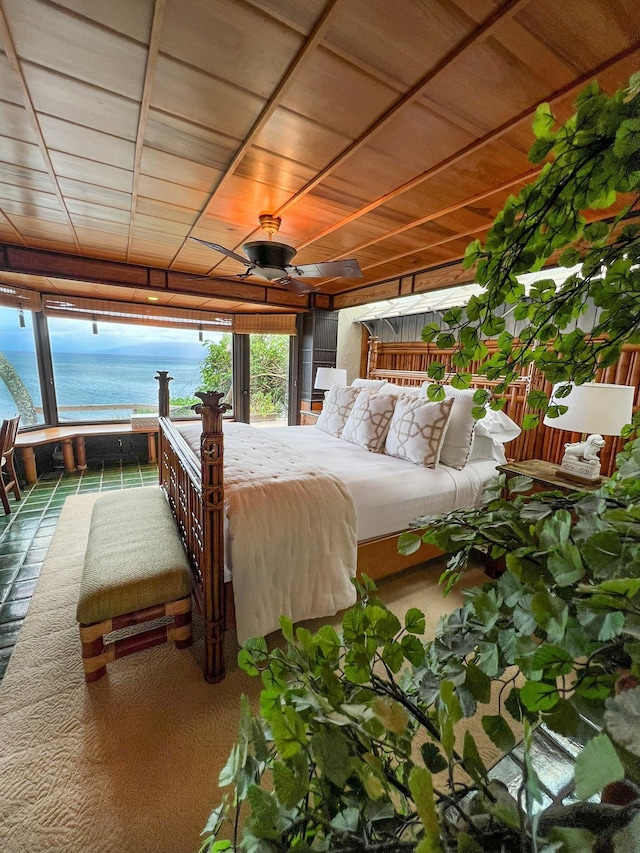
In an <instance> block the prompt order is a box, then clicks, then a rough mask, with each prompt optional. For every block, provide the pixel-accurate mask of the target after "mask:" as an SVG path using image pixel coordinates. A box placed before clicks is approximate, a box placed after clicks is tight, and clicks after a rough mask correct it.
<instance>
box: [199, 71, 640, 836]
mask: <svg viewBox="0 0 640 853" xmlns="http://www.w3.org/2000/svg"><path fill="white" fill-rule="evenodd" d="M639 90H640V75H634V76H633V77H632V78H631V80H630V81H629V85H628V86H627V87H625V88H624V89H622V90H620V91H619V92H617V93H616V94H615V95H613V96H607V95H605V94H604V93H603V92H602V91H601V90H600V89H599V87H598V85H597V84H596V83H593V84H591V85H590V86H588V87H587V88H586V89H585V91H584V92H583V93H582V94H581V95H580V96H579V98H578V100H577V102H576V114H575V115H574V116H573V117H572V118H571V119H569V121H567V122H565V124H564V125H562V126H560V127H558V128H556V122H555V118H554V117H553V115H552V114H551V111H550V110H549V108H548V106H547V105H542V106H541V107H540V108H539V110H538V111H537V113H536V117H535V120H534V133H535V136H536V142H535V143H534V146H533V148H532V151H531V158H532V160H533V161H534V162H542V160H544V159H545V158H548V162H547V163H546V164H545V165H544V166H543V167H542V168H541V172H540V175H539V177H538V179H537V180H536V181H535V182H534V183H533V184H531V185H529V186H528V187H525V188H524V189H523V190H522V191H521V192H520V194H519V195H518V196H517V197H513V198H510V199H509V200H508V202H507V204H506V205H505V208H504V210H503V211H502V212H501V213H500V214H499V215H498V217H497V218H496V221H495V223H494V225H493V227H492V229H491V231H490V232H489V234H488V236H487V240H486V242H485V244H484V246H483V245H481V244H480V243H478V242H477V241H476V242H474V243H472V244H471V246H470V247H469V249H468V251H467V255H466V263H467V265H468V266H472V265H475V267H476V280H477V281H479V282H480V283H481V284H482V285H483V286H484V293H483V294H482V295H481V296H480V297H477V298H473V299H472V300H471V302H470V303H469V304H468V306H467V308H466V310H465V309H452V310H450V311H448V312H445V314H444V315H443V322H442V323H439V324H432V325H430V326H428V327H426V328H425V331H424V335H423V336H424V338H425V340H429V341H431V340H433V341H435V342H436V343H437V345H438V346H440V347H446V348H449V347H452V346H453V347H455V352H454V355H453V358H452V365H453V368H454V370H455V371H457V372H456V373H455V374H454V376H453V377H452V378H451V380H450V381H451V382H452V384H453V385H455V386H456V387H467V386H468V384H469V382H470V377H469V376H468V375H467V374H465V368H467V367H468V366H469V365H470V363H471V362H474V363H477V362H478V361H483V360H484V364H483V366H481V368H480V370H479V372H481V373H484V374H486V375H487V376H488V377H489V378H491V379H495V380H497V387H496V389H495V395H494V396H493V397H489V395H488V392H485V391H478V392H477V394H476V397H475V402H476V410H475V414H476V416H477V417H482V416H483V414H484V413H485V407H486V406H487V405H491V406H493V407H494V408H499V407H500V406H501V405H502V400H501V398H500V395H501V393H502V392H503V391H504V390H505V389H506V387H507V385H508V384H509V383H510V382H511V381H512V380H513V379H514V378H515V377H516V376H519V375H521V373H522V372H523V368H524V367H526V365H528V364H531V363H533V364H535V365H536V367H538V368H539V369H540V371H542V373H543V374H544V375H545V376H546V377H547V378H548V379H549V380H550V381H552V382H563V381H564V380H571V379H573V380H575V381H577V382H578V383H581V382H584V381H587V380H589V379H591V378H593V377H594V375H595V374H596V372H597V370H598V369H599V368H600V367H603V366H607V365H609V364H612V363H614V362H615V361H616V359H617V358H618V355H619V353H620V349H621V347H622V345H623V344H624V343H627V342H636V343H638V342H640V273H639V271H638V269H637V266H638V263H639V262H640V231H639V229H638V226H637V225H635V224H634V221H633V220H634V218H635V215H636V213H637V210H636V208H637V203H638V197H637V194H638V190H639V188H640V155H639V148H640V92H639ZM621 194H622V196H621ZM603 211H604V216H605V217H606V218H605V219H602V218H601V217H602V215H603ZM608 214H610V215H608ZM598 218H600V221H594V220H595V219H598ZM556 258H557V259H558V261H559V263H560V264H561V265H564V266H566V267H567V269H569V268H573V266H574V265H576V264H578V263H579V264H581V266H580V269H579V271H577V272H576V271H572V272H570V273H569V274H568V277H567V279H566V281H565V282H564V283H563V284H561V285H560V286H556V285H555V283H554V282H553V281H551V280H546V281H541V282H537V283H536V285H535V286H534V288H533V290H532V291H531V292H530V293H529V294H528V296H527V297H526V298H525V293H524V289H523V287H522V285H521V284H520V283H519V282H518V279H517V276H518V275H519V274H521V273H525V272H531V271H534V270H540V269H542V268H543V267H544V265H545V264H546V263H547V262H549V261H552V260H554V259H556ZM505 304H507V306H512V310H513V313H514V317H515V319H516V320H517V321H519V322H520V323H521V328H519V329H518V339H517V341H516V340H515V339H514V338H513V337H512V335H511V334H510V333H508V332H507V331H506V326H505V320H504V316H503V313H502V307H503V306H504V305H505ZM594 309H595V317H596V320H595V325H594V326H593V328H589V329H582V328H581V326H580V322H581V320H583V319H584V318H585V317H586V316H587V314H589V316H592V315H593V311H594ZM494 336H498V344H499V345H498V351H497V352H496V353H495V355H493V356H492V357H491V358H487V351H486V347H485V345H484V343H483V338H487V337H494ZM476 370H477V368H476ZM429 373H430V375H431V377H432V378H433V379H434V380H435V382H434V384H433V385H432V386H431V387H430V389H429V396H430V397H431V398H432V399H439V397H440V396H442V395H443V393H444V392H443V390H442V389H441V388H440V387H439V386H438V383H439V382H441V381H442V379H443V378H444V374H445V367H444V366H443V365H438V364H434V365H432V366H431V367H430V369H429ZM529 403H530V405H531V407H532V408H533V409H535V410H537V411H543V410H547V411H548V413H549V414H550V415H551V416H552V417H553V416H554V414H555V415H557V414H559V413H561V412H562V411H564V410H565V409H564V402H563V400H562V398H561V400H560V402H558V401H553V403H552V404H551V405H550V401H549V400H548V398H547V397H546V395H545V394H543V393H542V392H540V391H536V392H532V394H531V395H530V397H529ZM538 418H539V415H538V414H532V415H529V416H528V420H527V423H526V424H525V426H533V425H535V424H536V423H537V420H538ZM631 436H632V433H631V431H629V433H628V434H627V437H628V438H631ZM530 485H531V482H530V481H528V480H526V478H522V479H521V480H517V479H512V480H511V481H510V483H509V488H510V489H511V492H510V494H508V495H506V496H505V495H504V492H503V488H504V483H503V482H500V481H497V482H496V484H495V486H494V488H493V490H489V491H488V493H487V494H486V497H485V502H484V503H483V505H482V506H481V507H479V508H477V509H473V510H459V511H455V512H452V513H449V514H447V515H444V516H436V517H429V518H426V517H425V518H421V519H416V521H415V522H414V524H413V526H412V529H411V530H409V531H407V532H406V533H405V534H403V536H402V537H401V542H400V547H401V550H404V551H405V552H407V553H409V552H412V551H414V550H416V549H419V548H420V547H421V546H422V544H423V543H430V544H432V545H436V546H437V547H439V548H441V549H442V550H443V551H445V552H447V553H449V554H450V555H451V556H450V559H449V562H448V564H447V568H446V570H445V572H444V573H443V576H442V579H441V580H442V584H443V587H444V592H445V593H446V592H447V591H448V590H450V589H451V587H452V586H453V585H454V584H455V583H457V582H458V581H459V580H461V578H462V577H463V576H464V572H465V570H466V568H467V565H468V564H469V561H470V560H471V559H472V557H473V556H474V555H475V554H483V555H484V556H485V558H488V559H491V560H493V561H496V562H498V563H500V564H501V568H502V569H503V572H502V574H501V575H500V576H499V577H498V578H496V579H494V580H487V581H486V583H484V584H483V585H482V587H480V588H475V589H469V590H466V591H465V592H464V595H463V600H464V604H463V605H462V606H461V607H459V608H457V609H456V610H454V612H452V613H451V614H449V615H448V616H446V617H444V618H443V619H442V620H441V621H440V623H439V625H438V627H437V630H436V633H435V638H434V639H433V640H429V641H425V640H424V638H423V634H424V630H425V618H424V615H423V614H422V613H421V612H420V611H419V610H416V609H412V610H410V611H408V613H406V614H405V615H404V617H403V618H401V619H399V618H398V617H397V616H396V615H394V614H393V613H391V612H390V611H389V610H388V609H387V608H386V607H385V606H384V604H383V603H382V602H381V601H380V600H379V599H378V598H377V596H376V591H375V588H374V586H373V585H372V584H371V583H370V582H365V584H364V585H363V586H360V587H359V592H360V601H359V602H358V604H356V605H355V606H354V607H353V608H351V609H350V610H349V611H347V612H346V614H345V615H344V618H343V620H342V625H341V628H340V629H339V630H335V629H334V628H332V627H328V626H325V627H323V628H321V629H320V630H319V631H318V632H317V633H316V634H314V635H312V634H310V633H309V632H308V631H307V630H305V629H303V628H298V629H297V630H296V631H295V632H294V629H293V626H292V625H291V623H290V622H288V621H287V620H286V619H283V620H282V631H283V635H284V639H285V646H284V648H279V649H276V650H274V651H271V652H268V651H267V647H266V645H265V643H264V640H253V641H251V642H250V643H248V644H245V646H244V647H243V650H242V651H241V653H240V665H241V666H242V667H243V668H244V669H245V670H246V671H247V672H249V673H252V674H253V675H255V676H256V677H261V678H262V681H263V690H262V693H261V697H260V704H259V708H257V709H251V708H250V706H249V704H248V702H247V701H246V700H243V701H242V709H241V719H240V728H239V736H238V741H237V744H236V745H235V746H234V748H233V751H232V753H231V756H230V758H229V761H228V763H227V765H226V766H225V768H224V769H223V771H222V773H221V774H220V785H221V786H222V787H228V788H229V791H228V792H227V794H226V795H225V797H224V799H223V801H222V802H221V804H220V806H219V807H218V808H217V809H215V811H214V812H213V813H212V815H211V818H210V821H209V823H208V825H207V827H206V829H205V833H204V834H205V841H204V843H203V846H202V851H203V853H204V851H223V850H227V849H234V850H244V851H248V853H267V851H274V853H275V851H278V853H279V851H282V853H284V851H289V850H292V851H299V853H306V851H333V852H334V853H351V851H372V853H373V851H376V853H377V851H385V853H386V851H389V853H392V851H413V850H415V851H417V853H512V851H513V853H630V851H637V849H638V842H637V839H638V838H640V789H639V788H638V787H637V785H638V783H639V782H640V733H639V732H640V686H638V683H639V682H640V440H638V439H637V438H636V439H635V440H631V441H629V442H628V444H627V446H626V447H625V450H624V451H623V453H621V454H620V455H619V457H618V459H617V472H616V474H615V475H614V476H613V478H611V480H610V481H608V482H607V483H606V484H605V485H604V486H603V487H602V488H601V489H600V490H599V491H598V492H596V493H588V494H587V493H583V492H579V491H577V492H574V493H573V494H565V493H562V492H550V493H540V494H536V495H525V494H524V491H526V490H528V489H529V487H530ZM586 711H588V712H589V714H590V715H593V714H594V713H595V714H596V715H597V713H598V712H600V713H601V717H602V730H601V731H600V732H598V733H597V734H596V735H595V736H593V737H591V739H590V740H588V741H587V743H586V744H585V746H584V749H583V750H582V751H581V752H580V754H579V755H578V756H577V758H576V761H575V780H574V782H575V784H574V797H573V802H570V803H559V804H555V805H552V806H550V807H548V808H545V807H544V798H543V792H542V785H541V782H540V780H539V778H538V776H537V774H536V769H535V766H534V761H533V758H532V750H531V745H532V738H533V732H534V730H535V727H536V726H537V725H539V724H544V725H545V726H547V727H548V728H549V729H550V730H552V731H554V732H557V733H558V734H559V735H565V736H572V735H574V734H575V732H576V730H577V729H578V727H579V725H580V720H581V715H582V714H584V713H585V712H586ZM472 717H476V718H478V719H479V720H480V724H481V726H482V728H483V729H484V732H485V733H486V735H487V736H488V737H489V738H490V740H491V741H492V742H493V744H494V745H495V747H496V748H497V749H498V750H499V751H501V752H505V753H506V752H508V751H509V750H511V749H512V748H513V746H514V745H515V744H516V742H517V741H519V740H521V739H522V742H523V752H522V755H523V771H522V779H521V784H520V788H519V791H518V793H517V796H515V797H514V796H512V794H510V793H509V791H508V790H507V788H506V787H505V786H504V785H503V784H501V783H500V782H498V781H497V780H496V779H493V778H492V776H491V771H490V770H489V769H488V768H487V767H485V766H484V764H483V761H482V759H481V754H480V749H479V746H478V743H476V740H475V738H474V736H473V735H472V734H471V732H470V730H468V729H467V730H466V732H465V733H464V734H462V733H461V731H462V730H463V729H464V725H463V721H464V718H472ZM461 725H462V729H461ZM475 730H477V726H476V727H475ZM623 783H626V784H627V787H626V788H625V792H626V793H627V795H628V801H627V803H626V804H625V805H620V806H617V805H612V804H610V803H608V802H597V800H598V798H599V796H600V793H601V792H602V791H603V789H604V790H605V791H610V790H612V789H613V788H615V787H616V786H621V784H623Z"/></svg>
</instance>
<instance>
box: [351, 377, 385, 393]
mask: <svg viewBox="0 0 640 853" xmlns="http://www.w3.org/2000/svg"><path fill="white" fill-rule="evenodd" d="M386 384H387V380H386V379H354V380H353V382H352V383H351V387H352V388H368V389H369V391H379V390H380V389H381V388H382V386H383V385H386Z"/></svg>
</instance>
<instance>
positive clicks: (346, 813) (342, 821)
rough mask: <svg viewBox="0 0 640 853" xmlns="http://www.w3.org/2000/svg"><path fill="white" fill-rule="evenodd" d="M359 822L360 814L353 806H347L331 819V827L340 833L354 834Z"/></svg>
mask: <svg viewBox="0 0 640 853" xmlns="http://www.w3.org/2000/svg"><path fill="white" fill-rule="evenodd" d="M359 822H360V812H359V811H358V809H357V808H356V807H355V806H349V807H348V808H346V809H343V810H342V811H341V812H338V814H337V815H336V816H335V817H334V818H333V820H332V821H331V826H332V827H333V828H334V829H337V830H338V831H340V832H356V830H357V829H358V823H359Z"/></svg>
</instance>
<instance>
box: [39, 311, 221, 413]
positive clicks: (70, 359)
mask: <svg viewBox="0 0 640 853" xmlns="http://www.w3.org/2000/svg"><path fill="white" fill-rule="evenodd" d="M48 325H49V335H50V340H51V355H52V360H53V372H54V380H55V389H56V398H57V402H58V419H59V421H60V422H61V423H65V422H71V421H112V420H128V419H129V418H130V417H131V415H132V414H140V413H145V412H156V411H157V408H158V383H157V382H156V380H155V379H154V377H155V375H156V372H157V371H158V370H168V371H169V374H170V375H171V376H173V382H172V383H171V385H170V395H171V403H172V410H171V415H172V417H192V416H193V413H192V412H191V411H190V407H191V405H193V404H194V403H196V402H198V401H197V399H196V398H195V397H194V396H193V395H194V392H195V391H196V390H197V389H198V388H199V387H200V386H201V384H202V379H201V372H200V368H201V364H202V361H203V359H204V356H205V353H206V349H205V346H206V343H207V342H210V341H214V340H219V338H220V337H221V335H220V333H218V332H211V333H206V335H205V336H204V340H203V341H202V342H201V341H199V340H198V338H197V337H196V336H195V335H194V333H193V331H192V330H189V329H170V328H164V327H162V328H161V327H155V326H151V327H150V326H134V325H130V324H125V323H111V322H109V323H107V322H100V323H96V324H93V323H88V322H87V321H86V320H74V319H69V318H57V317H51V318H49V321H48ZM94 329H95V331H94ZM96 332H97V334H96Z"/></svg>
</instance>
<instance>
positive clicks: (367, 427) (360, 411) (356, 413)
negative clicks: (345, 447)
mask: <svg viewBox="0 0 640 853" xmlns="http://www.w3.org/2000/svg"><path fill="white" fill-rule="evenodd" d="M397 399H398V398H397V397H392V396H390V395H388V394H376V393H375V391H368V390H367V389H366V388H362V389H360V394H359V396H358V399H357V400H356V402H355V403H354V406H353V409H351V414H350V415H349V420H348V421H347V422H346V424H345V425H344V430H343V432H342V438H344V439H345V441H350V442H351V443H352V444H359V445H360V446H361V447H366V448H367V450H373V451H374V452H375V453H378V452H380V451H381V450H382V449H383V447H384V440H385V438H386V437H387V431H388V430H389V424H390V423H391V418H392V416H393V410H394V408H395V404H396V400H397Z"/></svg>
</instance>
